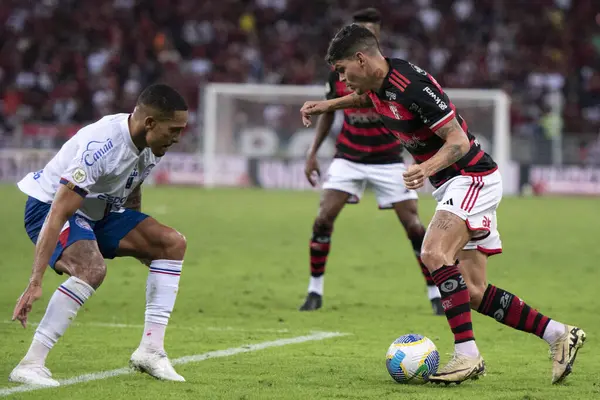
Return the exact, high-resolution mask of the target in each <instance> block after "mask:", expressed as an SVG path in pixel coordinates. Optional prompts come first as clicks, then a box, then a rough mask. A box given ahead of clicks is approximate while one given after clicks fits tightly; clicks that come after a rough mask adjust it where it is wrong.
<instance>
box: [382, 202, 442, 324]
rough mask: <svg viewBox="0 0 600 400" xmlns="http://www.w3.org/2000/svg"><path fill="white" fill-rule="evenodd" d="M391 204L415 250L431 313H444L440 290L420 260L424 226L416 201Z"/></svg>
mask: <svg viewBox="0 0 600 400" xmlns="http://www.w3.org/2000/svg"><path fill="white" fill-rule="evenodd" d="M392 206H393V207H394V211H396V215H397V216H398V219H399V220H400V222H401V223H402V226H403V227H404V230H405V231H406V235H407V236H408V239H409V240H410V242H411V244H412V247H413V250H414V252H415V256H416V257H417V262H418V263H419V266H420V267H421V273H422V274H423V277H424V278H425V283H426V284H427V296H428V297H429V301H430V302H431V307H432V309H433V313H434V314H435V315H444V309H443V307H442V299H441V295H440V291H439V289H438V287H437V286H436V285H435V282H433V278H431V274H430V272H429V270H428V269H427V267H426V266H425V264H424V263H423V261H422V260H421V250H422V247H423V239H424V238H425V227H424V226H423V224H422V223H421V220H420V219H419V211H418V201H417V200H413V199H410V200H405V201H401V202H398V203H394V204H393V205H392Z"/></svg>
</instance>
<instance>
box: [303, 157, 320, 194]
mask: <svg viewBox="0 0 600 400" xmlns="http://www.w3.org/2000/svg"><path fill="white" fill-rule="evenodd" d="M304 174H305V175H306V179H308V182H309V183H310V184H311V186H313V187H315V186H317V177H318V178H320V177H321V169H320V168H319V162H318V161H317V156H316V155H312V156H308V158H307V159H306V164H305V166H304Z"/></svg>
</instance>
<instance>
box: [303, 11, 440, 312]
mask: <svg viewBox="0 0 600 400" xmlns="http://www.w3.org/2000/svg"><path fill="white" fill-rule="evenodd" d="M353 20H354V22H356V23H358V24H360V25H362V26H364V27H365V28H367V29H369V30H370V31H371V32H373V34H374V35H376V36H377V37H379V32H380V23H381V14H380V13H379V11H377V10H376V9H374V8H367V9H364V10H360V11H358V12H356V13H355V14H354V17H353ZM349 93H352V91H351V90H350V89H348V88H347V87H346V85H345V84H344V83H343V82H341V81H340V80H339V75H338V73H337V72H335V71H331V73H330V75H329V80H328V83H327V85H326V97H327V98H328V99H334V98H337V97H343V96H345V95H347V94H349ZM333 119H334V112H329V113H325V114H323V115H322V116H321V117H320V118H319V121H318V123H317V128H316V131H317V134H316V136H315V140H314V142H313V145H312V147H311V150H310V153H309V155H308V158H307V160H306V170H305V172H306V177H307V178H308V180H309V181H310V183H311V184H312V185H313V186H315V185H316V181H315V179H314V173H315V172H316V173H318V174H320V171H319V165H318V163H317V151H318V150H319V147H320V146H321V144H322V143H323V141H324V140H325V138H326V137H327V135H328V134H329V130H330V129H331V126H332V124H333ZM402 150H403V148H402V144H401V143H400V142H398V140H397V139H396V138H395V136H394V135H393V134H391V133H390V132H389V131H388V130H387V129H386V128H385V127H384V126H383V123H382V121H381V118H380V117H379V115H378V114H377V113H376V112H375V110H372V109H366V108H363V109H359V108H357V109H346V110H344V125H343V127H342V130H341V132H340V133H339V135H338V139H337V151H336V155H335V159H334V161H333V163H332V164H331V166H330V168H329V171H328V173H327V175H328V176H327V180H326V181H325V183H324V184H323V189H324V190H323V196H322V199H321V206H320V209H319V213H318V215H317V218H316V219H315V222H314V225H313V234H312V238H311V241H310V273H311V277H310V282H309V286H308V294H307V296H306V300H305V301H304V304H302V306H301V307H300V310H301V311H311V310H316V309H319V308H321V306H322V298H323V286H324V274H325V265H326V263H327V256H328V254H329V249H330V244H331V243H330V242H331V234H332V231H333V225H334V222H335V220H336V218H337V216H338V215H339V213H340V211H341V210H342V208H344V205H345V204H346V203H348V202H357V201H358V200H360V197H361V196H362V194H363V192H364V190H365V186H366V184H367V182H369V183H371V185H372V186H373V188H374V190H375V194H376V196H377V201H378V202H379V207H380V208H382V209H390V208H392V209H394V211H395V212H396V215H397V216H398V219H399V220H400V222H401V223H402V225H403V226H404V229H405V231H406V234H407V236H408V238H409V240H410V242H411V244H412V248H413V250H414V252H415V255H416V257H417V260H418V262H419V265H420V266H421V272H422V273H423V276H424V277H425V281H426V283H427V293H428V297H429V300H430V301H431V305H432V308H433V312H434V313H435V314H436V315H444V310H443V308H442V305H441V299H440V297H441V296H440V292H439V290H438V288H437V286H436V285H435V283H434V282H433V279H432V278H431V275H430V274H429V271H428V270H427V267H425V265H424V264H423V263H422V261H421V245H422V244H423V238H424V236H425V227H424V226H423V224H422V223H421V221H420V220H419V215H418V213H417V199H418V196H417V193H416V192H415V191H414V190H408V189H407V188H406V187H405V186H404V181H403V179H402V173H403V172H404V171H406V167H405V166H404V163H403V160H402V156H401V153H402Z"/></svg>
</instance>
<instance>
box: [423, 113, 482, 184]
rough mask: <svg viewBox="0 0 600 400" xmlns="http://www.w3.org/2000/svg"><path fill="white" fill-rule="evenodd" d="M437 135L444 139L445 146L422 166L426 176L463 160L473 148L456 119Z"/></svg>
mask: <svg viewBox="0 0 600 400" xmlns="http://www.w3.org/2000/svg"><path fill="white" fill-rule="evenodd" d="M435 134H436V135H437V136H439V137H441V138H442V139H444V145H443V146H442V147H441V148H440V149H439V150H438V152H437V153H436V154H435V155H434V156H433V157H431V158H430V159H429V160H427V161H425V162H423V163H422V164H421V167H422V168H423V169H424V170H425V171H424V172H425V175H426V176H431V175H433V174H435V173H436V172H438V171H441V170H443V169H445V168H448V167H449V166H451V165H452V164H454V163H455V162H457V161H458V160H460V159H461V158H463V157H464V156H465V155H466V154H467V153H468V152H469V149H470V148H471V144H470V143H469V139H468V138H467V135H466V133H465V132H464V131H463V129H462V128H461V126H460V124H459V123H458V121H457V120H456V118H452V120H451V121H450V122H447V123H446V124H445V125H444V126H442V127H441V128H438V129H437V130H436V131H435Z"/></svg>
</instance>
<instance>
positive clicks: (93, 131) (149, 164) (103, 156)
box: [18, 114, 160, 221]
mask: <svg viewBox="0 0 600 400" xmlns="http://www.w3.org/2000/svg"><path fill="white" fill-rule="evenodd" d="M128 120H129V114H115V115H108V116H106V117H104V118H102V119H100V120H98V121H97V122H94V123H93V124H90V125H87V126H85V127H83V128H82V129H81V130H79V131H78V132H77V133H76V134H75V135H74V136H73V137H72V138H71V139H69V140H68V141H67V142H66V143H65V144H64V145H63V146H62V148H61V149H60V150H59V152H58V153H57V154H56V155H55V156H54V158H53V159H52V160H50V162H49V163H48V164H46V166H45V167H44V169H42V170H40V171H36V172H31V173H29V174H27V176H25V177H24V178H23V179H22V180H21V181H20V182H19V183H18V186H19V189H21V191H22V192H23V193H25V194H27V195H28V196H31V197H33V198H36V199H38V200H40V201H42V202H45V203H51V202H52V201H53V200H54V196H55V195H56V192H57V190H58V188H59V185H61V184H63V185H67V186H68V187H69V188H70V189H72V190H74V191H75V192H77V193H78V194H80V195H81V196H83V197H84V198H85V199H84V201H83V206H82V207H81V208H80V209H79V210H78V211H77V213H78V214H81V215H83V216H84V217H86V218H89V219H91V220H94V221H97V220H100V219H102V218H103V217H104V216H105V215H106V214H108V213H109V212H111V211H118V210H120V209H122V207H123V204H125V201H126V200H127V196H128V195H129V194H130V193H131V192H132V191H133V189H135V187H136V186H137V185H138V184H140V183H141V182H142V181H143V180H144V179H145V178H146V177H147V176H148V174H149V173H150V171H151V170H152V168H153V167H154V166H155V165H156V164H157V163H158V162H159V161H160V157H156V156H155V155H154V154H152V151H151V150H150V149H149V148H145V149H143V150H141V151H140V150H139V149H138V148H137V147H136V146H135V144H134V143H133V140H132V138H131V133H130V132H129V124H128Z"/></svg>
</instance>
